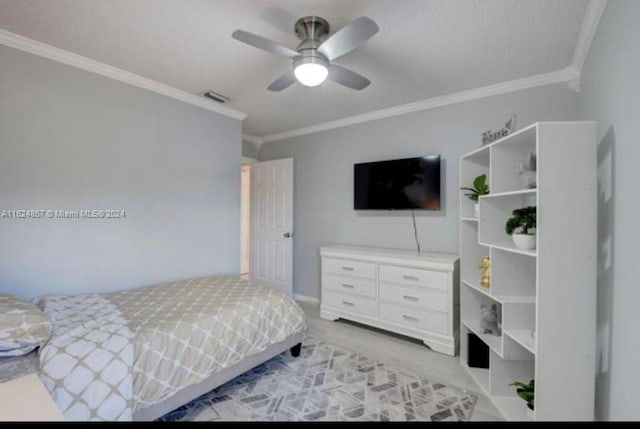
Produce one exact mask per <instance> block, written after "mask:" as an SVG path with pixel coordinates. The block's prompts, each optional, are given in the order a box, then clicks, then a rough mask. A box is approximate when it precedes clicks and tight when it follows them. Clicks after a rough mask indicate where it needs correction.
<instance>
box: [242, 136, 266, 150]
mask: <svg viewBox="0 0 640 429" xmlns="http://www.w3.org/2000/svg"><path fill="white" fill-rule="evenodd" d="M242 140H246V141H248V142H251V143H253V145H254V146H255V147H256V149H258V150H260V148H261V147H262V143H263V141H262V138H261V137H256V136H252V135H250V134H243V135H242Z"/></svg>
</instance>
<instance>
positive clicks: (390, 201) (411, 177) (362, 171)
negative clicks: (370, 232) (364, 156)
mask: <svg viewBox="0 0 640 429" xmlns="http://www.w3.org/2000/svg"><path fill="white" fill-rule="evenodd" d="M353 175H354V208H355V210H407V209H418V210H440V156H439V155H429V156H423V157H418V158H406V159H396V160H391V161H380V162H367V163H363V164H355V165H354V169H353Z"/></svg>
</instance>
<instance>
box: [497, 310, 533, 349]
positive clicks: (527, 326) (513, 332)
mask: <svg viewBox="0 0 640 429" xmlns="http://www.w3.org/2000/svg"><path fill="white" fill-rule="evenodd" d="M503 312H504V313H503V321H504V323H503V325H502V328H503V335H508V336H509V337H511V339H513V340H514V341H516V342H517V343H518V344H520V345H521V346H523V347H524V348H526V349H527V350H529V351H530V352H531V353H535V352H536V342H535V340H534V339H532V338H531V332H532V331H533V330H534V329H535V327H536V305H535V304H519V303H509V304H505V305H504V306H503Z"/></svg>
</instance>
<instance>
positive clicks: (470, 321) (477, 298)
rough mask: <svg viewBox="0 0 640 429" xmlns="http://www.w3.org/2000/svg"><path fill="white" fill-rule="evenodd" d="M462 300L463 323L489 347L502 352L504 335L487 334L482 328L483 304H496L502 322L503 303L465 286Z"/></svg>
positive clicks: (461, 295)
mask: <svg viewBox="0 0 640 429" xmlns="http://www.w3.org/2000/svg"><path fill="white" fill-rule="evenodd" d="M460 301H461V302H463V303H464V305H463V306H462V308H463V309H464V310H463V312H462V314H461V320H462V324H463V325H464V326H465V327H466V328H467V329H468V330H469V331H471V332H473V333H474V334H476V335H477V336H478V337H480V339H481V340H482V341H484V343H485V344H486V345H488V346H489V348H490V349H491V350H493V351H495V352H496V353H498V354H500V355H501V354H502V335H493V334H485V333H484V331H483V330H482V329H481V327H480V326H481V325H480V319H481V306H482V305H486V306H489V307H490V306H491V305H493V304H496V306H497V312H498V322H499V323H502V304H500V303H499V302H497V301H496V300H494V299H492V298H491V297H490V296H488V295H486V294H483V293H481V292H480V291H477V290H475V289H473V288H469V287H465V288H462V289H461V291H460Z"/></svg>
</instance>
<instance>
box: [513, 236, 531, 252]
mask: <svg viewBox="0 0 640 429" xmlns="http://www.w3.org/2000/svg"><path fill="white" fill-rule="evenodd" d="M512 237H513V244H515V245H516V247H517V248H518V249H522V250H530V249H535V248H536V236H535V235H529V234H513V235H512Z"/></svg>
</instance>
